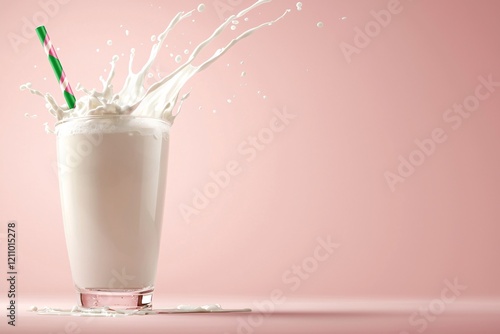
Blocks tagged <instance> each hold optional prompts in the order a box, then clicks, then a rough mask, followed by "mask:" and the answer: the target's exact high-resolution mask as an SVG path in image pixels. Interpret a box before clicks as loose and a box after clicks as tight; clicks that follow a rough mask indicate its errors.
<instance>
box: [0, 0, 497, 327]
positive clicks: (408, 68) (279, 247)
mask: <svg viewBox="0 0 500 334" xmlns="http://www.w3.org/2000/svg"><path fill="white" fill-rule="evenodd" d="M48 2H49V3H54V1H52V2H51V1H48ZM61 2H63V1H61ZM200 2H201V1H191V0H188V1H180V0H179V1H177V0H176V1H151V0H150V1H126V2H124V1H97V0H89V1H80V0H72V1H67V3H66V4H59V3H58V7H59V8H57V9H55V8H54V7H51V10H52V11H54V13H53V15H52V17H50V18H49V20H48V22H47V23H46V27H47V30H48V32H49V34H50V35H51V37H52V41H53V42H54V44H55V46H56V47H59V48H60V49H59V50H58V54H59V57H60V58H61V61H62V63H63V65H64V68H65V70H66V74H67V75H68V78H69V80H70V82H71V83H72V85H73V88H75V86H76V83H77V82H81V83H82V84H83V85H84V86H86V87H100V83H99V81H98V77H99V76H100V75H104V76H106V75H107V73H106V72H104V69H108V68H109V67H108V63H109V61H110V60H111V57H112V56H113V55H114V54H118V55H119V56H120V61H119V62H118V70H117V71H118V73H117V76H116V79H115V86H117V87H120V86H121V83H122V82H123V79H124V76H125V70H126V66H127V63H128V52H129V50H130V48H132V47H135V48H136V49H137V52H136V63H135V65H136V66H135V69H136V70H137V69H138V68H139V65H140V64H142V62H143V61H145V60H146V58H147V56H148V55H149V48H150V47H151V46H152V44H153V43H152V42H151V40H150V37H151V35H157V34H158V33H160V32H161V31H163V29H164V28H165V27H166V26H167V24H168V22H169V21H170V19H171V18H172V17H173V16H174V15H175V13H177V12H178V11H181V10H190V9H192V8H196V6H197V5H198V4H199V3H200ZM223 2H224V3H227V1H223ZM302 2H303V10H302V11H297V10H296V8H295V3H296V2H295V1H285V0H275V1H273V2H272V3H270V4H268V5H264V6H262V7H260V8H259V9H258V10H256V11H254V12H252V13H251V14H249V18H250V19H249V21H248V22H244V24H246V25H247V26H249V25H250V23H252V24H253V23H257V22H264V21H265V20H268V19H271V18H275V17H277V16H279V15H281V14H282V13H283V12H284V10H285V9H287V8H290V9H291V10H292V11H291V13H290V14H289V15H288V16H287V17H286V18H285V19H284V20H283V21H281V22H279V23H277V24H276V25H274V26H272V27H269V28H265V29H264V30H261V31H259V32H257V33H256V34H254V35H253V36H251V37H249V38H248V39H247V40H245V41H243V42H242V43H240V44H239V45H237V46H236V47H234V48H233V49H232V50H231V51H230V52H229V53H228V54H226V55H224V56H223V58H222V59H220V60H219V61H218V62H217V63H215V64H214V65H213V66H211V67H210V68H209V69H207V70H206V71H205V72H203V73H201V74H200V75H198V76H196V77H195V78H194V79H193V80H191V81H190V82H189V83H188V84H187V86H186V87H185V89H184V90H183V92H184V93H185V92H187V91H188V90H190V89H192V93H191V97H190V98H189V99H188V100H186V102H185V104H184V110H183V112H182V114H181V115H180V116H179V118H178V119H177V120H176V123H175V125H174V126H173V128H172V136H171V138H172V139H171V149H170V158H169V167H168V168H169V170H168V173H169V174H168V182H167V198H166V201H165V214H164V228H163V236H162V246H161V254H160V260H159V267H158V275H157V284H156V297H155V300H156V302H157V303H159V304H161V305H162V306H164V305H166V304H170V303H171V301H174V300H175V301H179V300H180V301H181V302H182V300H191V299H194V300H197V298H198V299H200V300H203V301H205V300H206V299H207V298H208V299H210V298H211V299H210V300H208V301H207V302H214V301H216V299H217V300H219V299H224V298H233V299H236V300H238V298H241V300H250V301H251V300H254V299H259V298H266V297H267V298H268V297H269V294H270V292H271V291H272V290H273V289H281V290H282V291H285V292H286V295H287V297H288V300H291V301H293V300H295V299H296V300H298V301H301V300H302V301H303V300H306V299H307V300H309V301H311V300H312V301H316V302H318V301H322V302H325V301H326V302H328V301H333V302H336V301H339V300H372V301H385V300H399V301H401V300H423V303H424V304H425V303H428V302H429V301H430V300H432V299H433V298H438V297H439V294H440V291H441V290H442V289H443V288H444V287H445V284H444V283H443V282H444V280H446V279H448V280H453V279H455V278H457V279H458V281H459V282H460V283H461V284H463V285H466V286H467V289H466V290H465V291H464V292H463V294H462V295H461V296H460V301H464V302H465V301H474V302H477V303H478V304H477V305H483V304H484V303H492V302H493V303H496V304H493V305H496V306H495V310H498V309H500V308H498V305H499V304H498V302H497V301H498V299H499V298H500V285H499V284H498V282H500V269H499V268H500V267H499V265H498V254H500V242H499V241H500V224H499V221H500V211H499V207H500V206H499V205H498V202H499V200H500V191H499V189H500V174H499V172H498V171H499V170H500V159H499V158H498V152H500V140H499V139H500V135H499V133H500V126H499V122H500V87H496V90H495V91H494V92H492V93H491V95H490V96H489V97H488V98H487V99H485V100H484V101H481V103H480V106H479V108H478V109H477V110H476V111H474V112H472V113H471V114H470V117H468V118H464V119H463V122H462V124H461V126H460V127H458V128H457V129H453V128H452V125H453V123H450V122H447V121H446V120H445V119H443V115H445V114H446V112H447V109H449V108H451V107H452V106H453V105H454V104H458V103H463V102H464V99H466V98H467V97H468V96H471V95H472V94H474V92H475V89H476V86H478V85H479V84H480V81H479V79H478V77H479V76H483V77H484V78H487V77H488V76H489V75H491V76H492V78H493V81H498V82H500V66H499V59H500V43H499V42H498V33H499V32H500V20H498V12H499V10H500V2H498V1H495V0H481V1H472V0H470V1H465V0H462V1H452V0H446V1H445V0H441V1H424V0H422V1H409V0H401V1H400V8H402V10H401V12H400V13H398V14H395V15H393V16H392V20H391V22H390V23H389V24H388V25H387V26H386V27H383V28H382V29H381V31H380V32H379V33H378V34H376V36H374V37H372V38H370V39H371V42H370V43H369V45H367V46H366V47H364V48H360V49H359V53H358V54H353V55H352V59H351V62H348V61H347V60H346V57H344V54H343V53H342V51H341V48H340V45H341V43H342V42H345V43H349V44H351V45H354V37H355V30H354V29H355V27H359V28H361V29H363V28H364V27H365V25H366V24H367V23H369V22H370V21H374V18H373V16H372V14H370V11H372V10H375V11H379V10H382V9H386V8H387V6H388V1H386V0H370V1H368V0H356V1H350V0H342V1H341V0H337V1H327V0H321V1H320V0H317V1H312V0H309V1H308V0H304V1H302ZM42 3H43V2H42ZM216 3H217V1H212V0H209V1H207V2H205V4H206V10H205V11H204V12H203V13H197V12H196V13H195V14H194V15H193V19H194V20H195V22H192V21H191V20H187V21H185V22H183V23H182V24H180V25H179V26H178V28H177V29H176V30H175V31H174V32H173V33H172V34H171V36H170V37H169V38H168V39H167V41H166V43H167V44H168V45H169V46H168V48H164V49H163V52H162V55H161V57H160V61H159V62H157V65H158V67H159V70H160V71H161V72H162V73H163V74H165V73H167V72H169V71H170V70H172V69H174V68H175V67H176V66H177V64H176V63H175V61H174V59H173V58H172V57H170V56H169V53H170V52H172V53H173V54H174V55H177V54H181V55H183V58H184V59H185V58H186V56H185V55H184V54H183V50H184V49H189V50H190V51H192V50H193V46H194V45H195V44H196V43H197V42H200V41H201V40H202V39H203V38H205V37H207V36H208V35H209V34H210V33H211V32H212V31H213V30H214V29H215V27H217V26H218V25H219V24H220V23H221V19H220V17H219V16H218V13H217V11H216V9H215V7H214V4H216ZM232 3H233V4H234V5H233V6H229V5H228V6H229V9H230V10H227V11H226V12H225V13H224V15H223V16H224V17H227V16H228V15H229V14H232V13H236V12H237V11H238V10H241V9H243V8H245V7H247V6H248V5H249V4H251V3H252V1H247V0H245V1H232ZM37 13H43V6H41V5H40V4H39V2H38V1H34V0H29V1H9V2H4V3H3V4H2V14H0V15H1V20H0V30H1V33H2V36H3V42H4V48H3V52H2V53H1V55H0V57H1V61H0V63H1V64H3V66H2V71H3V74H2V79H1V81H0V85H1V86H0V89H1V91H2V96H3V101H4V107H3V112H2V113H1V114H0V124H1V129H2V131H1V132H0V136H1V139H0V152H1V157H2V158H1V161H0V200H1V210H0V223H1V226H2V231H0V233H5V230H6V223H7V221H9V220H16V221H17V222H18V251H19V266H18V271H19V276H18V280H19V281H18V289H19V292H20V293H19V295H20V297H19V298H20V301H21V302H22V303H25V304H26V305H29V304H33V303H35V301H37V300H38V301H40V303H43V304H50V301H51V300H52V299H51V298H49V296H51V295H53V294H58V295H61V297H62V298H74V291H73V286H72V280H71V273H70V271H69V263H68V258H67V255H66V249H65V241H64V234H63V225H62V220H61V213H60V203H59V192H58V183H57V176H56V174H55V172H54V169H53V163H54V162H55V159H56V156H55V154H56V151H55V138H54V136H53V135H47V134H45V132H44V131H43V126H42V124H43V123H44V122H49V123H50V124H53V119H52V117H51V116H50V115H49V114H48V112H47V111H46V110H45V108H44V106H43V101H42V100H41V99H40V98H39V97H36V96H32V95H30V94H28V93H26V92H21V91H19V85H20V84H22V83H25V82H28V81H29V82H32V83H33V87H34V88H38V89H40V90H42V91H48V92H51V93H52V94H53V95H54V96H56V98H57V99H58V100H61V99H62V98H61V95H60V92H59V91H58V85H57V83H56V80H55V79H54V75H53V73H52V71H51V69H50V66H49V64H48V62H47V60H46V57H45V55H44V52H43V49H42V47H41V46H40V44H39V41H38V39H37V38H36V37H34V36H28V35H26V32H28V34H29V32H30V31H29V30H26V32H25V35H24V36H23V31H22V28H23V24H24V21H23V17H26V18H27V19H28V20H31V21H32V20H33V15H36V14H37ZM319 21H322V22H323V23H324V27H322V28H318V27H317V26H316V24H317V22H319ZM242 24H243V22H242V23H240V25H239V26H238V28H237V30H236V32H227V33H225V34H224V35H223V36H222V37H221V39H220V40H219V42H218V43H216V45H215V46H214V48H213V50H215V49H216V48H218V47H221V46H222V45H224V44H225V43H226V42H227V41H228V40H229V39H230V37H231V36H234V34H235V33H237V32H238V31H239V32H241V31H242V29H243V26H242ZM120 25H123V27H120ZM125 30H129V31H130V34H129V36H126V34H125ZM9 34H17V35H19V36H23V38H25V40H24V42H25V43H22V44H20V45H18V46H17V47H14V46H13V45H11V44H10V43H9V37H8V36H9ZM11 36H12V35H11ZM107 40H112V42H113V43H112V46H108V45H107V44H106V42H107ZM190 41H192V45H189V42H190ZM97 49H99V52H97ZM213 50H212V51H213ZM122 53H124V56H121V54H122ZM241 61H243V62H244V63H243V64H241V63H240V62H241ZM242 71H245V72H246V73H247V74H246V76H244V77H241V75H240V73H241V72H242ZM485 92H486V91H485ZM77 95H79V96H81V93H80V92H79V93H77ZM264 96H266V98H264ZM227 99H231V100H232V101H231V103H228V102H227ZM469 101H471V100H470V99H469ZM200 107H201V109H200ZM284 108H286V110H287V112H288V113H290V114H293V115H295V116H296V117H295V119H293V120H292V121H290V124H289V125H288V126H286V128H285V129H284V130H283V131H282V132H280V133H275V135H274V139H273V140H272V141H271V142H270V143H269V144H267V145H266V146H265V147H264V148H263V149H262V151H259V152H258V154H257V156H256V158H255V159H254V160H252V161H250V162H248V161H246V160H245V158H246V157H247V156H245V155H242V154H240V153H239V151H238V149H237V147H238V146H239V145H240V144H242V143H243V142H244V141H246V140H248V137H249V136H255V135H257V134H259V132H261V131H262V129H263V128H265V127H269V122H270V120H271V119H272V117H273V115H274V114H273V110H274V109H279V110H283V109H284ZM213 110H216V112H213ZM25 113H30V114H37V115H38V117H37V118H26V117H25V116H24V114H25ZM435 128H441V129H442V130H443V131H444V133H445V135H446V141H445V142H444V143H441V144H437V145H436V148H435V151H434V152H433V154H431V155H429V156H428V157H426V158H425V161H424V162H423V163H422V164H421V165H420V166H417V167H416V168H415V171H414V173H413V174H412V175H411V176H409V177H408V178H406V179H405V181H404V182H401V183H397V184H396V185H395V189H394V191H391V188H390V187H389V185H388V183H387V182H386V178H385V176H384V173H386V172H388V171H389V172H392V173H397V168H398V164H399V160H398V159H399V156H400V155H401V156H403V157H404V158H405V159H409V157H410V155H411V154H412V152H413V151H415V150H416V149H418V146H417V145H416V144H415V140H424V139H425V138H430V137H431V133H432V131H433V130H434V129H435ZM414 156H415V154H414ZM233 160H235V161H237V162H238V163H239V164H240V166H241V167H242V172H241V173H240V174H239V175H237V176H234V177H232V178H231V182H230V185H229V186H228V187H227V188H226V189H223V190H222V191H221V192H220V194H219V195H218V196H216V197H215V198H214V199H212V200H210V203H209V205H208V206H207V207H206V208H205V209H203V210H200V212H199V214H198V215H193V216H191V219H190V222H189V223H188V222H186V220H185V219H183V216H182V215H181V213H180V210H179V207H180V205H181V204H182V203H184V204H191V201H192V200H193V196H194V195H193V194H194V190H195V189H202V188H203V187H204V186H205V185H206V184H207V183H208V182H210V176H209V173H210V172H211V171H219V170H222V169H223V168H225V166H226V164H227V163H229V162H230V161H233ZM327 236H331V239H332V240H333V241H335V242H337V243H339V244H340V247H339V248H338V249H337V250H335V252H334V254H333V255H332V256H331V257H330V258H328V260H326V261H324V262H320V263H319V265H318V268H317V269H315V270H314V271H313V272H312V273H310V277H309V278H307V279H304V280H302V281H301V283H300V286H299V287H298V289H296V290H295V291H292V290H291V288H290V287H291V284H288V283H286V282H285V281H283V279H282V276H283V275H284V273H285V272H286V271H287V270H290V269H291V268H292V266H293V265H294V264H297V265H300V264H301V263H302V262H303V261H304V259H306V258H307V257H310V256H312V255H313V252H314V249H315V247H316V245H317V244H318V243H317V241H316V240H317V238H326V237H327ZM0 237H3V239H2V253H4V252H5V251H4V249H5V234H0ZM0 258H1V259H2V262H4V261H5V260H4V258H5V255H2V256H0ZM3 266H4V263H3V264H2V268H3ZM3 287H4V285H2V293H1V297H0V301H1V302H2V303H4V302H6V299H5V293H4V292H3V291H4V290H3ZM183 298H184V299H183ZM204 298H205V299H204ZM68 300H69V301H68V305H73V304H74V303H76V301H75V300H74V299H68ZM482 303H483V304H482ZM2 305H3V304H2ZM49 306H50V305H49ZM243 306H245V305H243ZM2 308H3V307H2ZM410 311H411V309H410ZM2 318H4V316H3V315H2ZM405 319H406V318H405ZM401 323H402V324H403V325H402V327H401V326H400V327H397V328H396V329H393V330H392V331H393V332H397V330H405V327H404V324H406V326H407V322H406V320H404V321H402V322H401ZM4 325H5V324H4V321H3V320H2V324H1V325H0V326H4ZM497 325H498V323H497ZM496 328H499V327H496ZM227 331H228V332H229V330H227ZM233 332H234V330H233Z"/></svg>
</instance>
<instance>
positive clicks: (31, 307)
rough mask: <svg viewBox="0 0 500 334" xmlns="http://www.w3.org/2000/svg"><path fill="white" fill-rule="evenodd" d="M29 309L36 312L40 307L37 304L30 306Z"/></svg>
mask: <svg viewBox="0 0 500 334" xmlns="http://www.w3.org/2000/svg"><path fill="white" fill-rule="evenodd" d="M29 310H30V311H31V312H36V311H38V307H36V306H30V308H29Z"/></svg>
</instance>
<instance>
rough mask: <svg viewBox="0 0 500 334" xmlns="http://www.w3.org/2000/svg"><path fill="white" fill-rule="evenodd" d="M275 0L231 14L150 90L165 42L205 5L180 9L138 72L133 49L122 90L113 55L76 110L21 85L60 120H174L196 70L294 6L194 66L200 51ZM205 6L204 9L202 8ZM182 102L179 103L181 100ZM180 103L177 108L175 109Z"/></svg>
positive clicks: (259, 2) (260, 0) (78, 103)
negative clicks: (104, 117)
mask: <svg viewBox="0 0 500 334" xmlns="http://www.w3.org/2000/svg"><path fill="white" fill-rule="evenodd" d="M267 2H271V0H258V1H257V2H255V3H254V4H253V5H251V6H250V7H248V8H246V9H244V10H242V11H241V12H239V13H238V14H236V15H232V16H230V17H229V18H228V19H227V20H226V21H225V22H224V23H222V24H221V25H220V26H219V27H218V28H217V29H215V31H214V32H213V33H212V35H210V36H209V37H208V38H207V39H205V40H204V41H203V42H201V43H200V44H199V45H198V46H197V47H196V48H195V49H194V50H193V51H192V53H191V54H190V56H189V58H188V59H187V60H186V62H185V63H184V64H182V65H180V66H179V67H178V68H177V69H176V70H174V71H173V72H172V73H170V74H169V75H167V76H166V77H164V78H162V79H160V80H159V81H157V82H155V83H154V84H152V85H151V86H150V87H149V88H148V89H147V90H146V88H145V87H144V81H145V80H146V76H147V74H148V71H149V69H150V68H151V66H152V64H153V62H154V61H155V59H156V57H157V56H158V52H159V50H160V48H161V46H162V45H163V42H164V41H165V39H166V37H167V35H168V33H169V32H170V31H172V29H174V27H175V26H176V25H177V24H178V23H179V22H181V21H182V20H184V19H186V18H188V17H190V16H191V15H192V14H193V12H194V11H196V10H198V12H202V11H203V9H204V6H202V7H200V6H201V5H200V6H198V8H197V9H193V10H191V11H189V12H187V13H184V12H179V13H177V15H176V16H175V17H174V18H173V19H172V21H171V22H170V24H169V25H168V26H167V28H166V29H165V30H164V31H163V32H162V33H161V34H160V35H158V36H157V37H156V43H155V44H154V45H153V47H152V49H151V53H150V56H149V59H148V60H147V61H146V63H145V64H144V65H143V67H142V69H141V70H140V71H139V72H137V73H134V72H133V71H132V65H133V62H134V55H135V50H134V49H132V50H131V52H130V60H129V68H128V76H127V78H126V79H125V83H124V85H123V87H122V89H121V90H120V91H119V92H118V93H114V91H113V85H112V80H113V77H114V74H115V65H116V62H117V61H118V56H116V55H115V56H113V58H112V60H111V70H110V71H109V75H108V77H107V78H106V79H103V78H102V77H101V78H100V81H101V83H102V91H97V90H95V89H93V90H88V89H85V88H84V87H81V86H80V85H77V87H76V89H77V90H78V91H83V92H84V93H86V95H85V96H83V97H81V98H79V99H78V100H77V102H76V106H75V108H74V109H68V107H67V105H58V104H57V103H56V101H55V99H54V98H53V97H52V96H51V95H50V94H48V93H47V94H42V93H41V92H40V91H38V90H36V89H33V88H32V87H31V84H30V83H27V84H24V85H21V87H20V88H21V90H25V89H27V90H29V91H30V92H31V93H32V94H35V95H39V96H42V97H43V98H44V99H45V101H46V107H47V109H48V110H49V112H50V113H51V114H52V115H53V116H54V117H55V118H56V119H57V121H62V120H66V119H69V118H74V117H83V116H91V115H134V116H142V117H152V118H158V119H162V120H165V121H167V122H169V123H171V124H172V123H173V122H174V120H175V117H176V116H177V115H178V114H179V112H180V110H181V107H182V102H183V101H184V100H185V99H186V98H187V97H188V96H189V93H187V94H184V95H183V96H181V97H180V101H179V93H180V90H181V89H182V87H183V86H184V85H185V84H186V82H187V81H188V80H189V79H190V78H192V77H193V76H194V75H195V74H196V73H198V72H200V71H202V70H204V69H205V68H207V67H208V66H210V65H211V64H212V63H213V62H214V61H215V60H217V59H218V58H219V57H221V56H222V55H223V54H224V53H226V52H227V51H228V50H229V49H230V48H231V47H232V46H234V45H235V44H236V43H238V42H239V41H240V40H242V39H243V38H246V37H248V36H250V35H251V34H252V33H254V32H255V31H257V30H259V29H261V28H263V27H265V26H271V25H273V24H274V23H276V22H277V21H279V20H280V19H282V18H283V17H284V16H285V15H286V14H287V13H289V12H290V9H287V10H286V11H285V12H284V13H283V14H282V15H281V16H279V17H278V18H276V19H275V20H272V21H268V22H265V23H262V24H260V25H257V26H255V27H253V28H250V29H248V30H246V31H245V32H243V33H242V34H240V35H239V36H238V37H236V38H234V39H232V40H231V41H230V42H229V43H228V44H227V45H226V46H224V47H222V48H221V49H218V50H217V51H216V52H215V53H214V54H213V55H212V56H211V57H209V58H208V59H206V60H205V61H203V62H202V63H201V64H200V65H198V66H194V65H193V64H192V63H193V61H194V60H195V59H196V58H197V56H198V54H199V53H200V52H201V51H202V50H203V49H204V48H205V47H206V46H207V45H208V44H210V43H211V42H212V41H213V40H214V39H215V38H216V37H217V36H218V35H219V34H220V33H221V32H222V31H224V29H226V28H227V26H229V25H230V24H231V23H232V22H233V21H234V20H237V19H238V18H241V17H243V16H245V15H246V14H247V13H248V12H250V11H251V10H253V9H254V8H256V7H258V6H260V5H262V4H264V3H267ZM200 9H201V10H200ZM178 102H179V103H178ZM176 105H178V107H177V110H175V107H176Z"/></svg>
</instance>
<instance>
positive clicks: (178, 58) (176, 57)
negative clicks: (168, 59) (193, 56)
mask: <svg viewBox="0 0 500 334" xmlns="http://www.w3.org/2000/svg"><path fill="white" fill-rule="evenodd" d="M181 60H182V57H181V55H177V56H175V62H176V63H180V62H181Z"/></svg>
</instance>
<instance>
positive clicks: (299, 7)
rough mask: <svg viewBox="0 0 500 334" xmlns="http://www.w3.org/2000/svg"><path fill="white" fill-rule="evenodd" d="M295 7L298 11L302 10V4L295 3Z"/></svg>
mask: <svg viewBox="0 0 500 334" xmlns="http://www.w3.org/2000/svg"><path fill="white" fill-rule="evenodd" d="M296 6H297V10H298V11H301V10H302V2H297V4H296Z"/></svg>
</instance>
